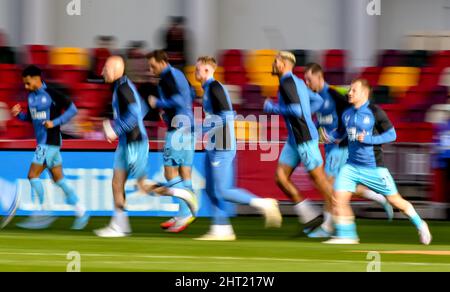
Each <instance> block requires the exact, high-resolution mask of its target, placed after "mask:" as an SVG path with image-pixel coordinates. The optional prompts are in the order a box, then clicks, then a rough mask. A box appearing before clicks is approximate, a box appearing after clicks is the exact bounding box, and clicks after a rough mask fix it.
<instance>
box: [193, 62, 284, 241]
mask: <svg viewBox="0 0 450 292" xmlns="http://www.w3.org/2000/svg"><path fill="white" fill-rule="evenodd" d="M216 69H217V63H216V60H215V59H214V58H213V57H209V56H204V57H200V58H198V60H197V65H196V70H195V78H196V79H197V80H198V81H199V82H200V83H201V84H202V86H203V89H204V96H203V110H204V111H205V114H206V118H205V122H204V124H205V125H206V126H207V127H206V128H205V131H206V130H207V133H206V136H207V137H208V144H207V145H206V162H205V163H206V192H207V194H208V197H209V198H210V199H211V202H212V204H213V208H214V210H213V219H212V225H211V227H210V230H209V232H208V233H207V234H205V235H204V236H202V237H200V238H197V240H235V239H236V236H235V233H234V231H233V227H232V225H231V223H230V220H229V218H228V216H227V213H226V210H225V202H226V201H230V202H234V203H238V204H244V205H250V206H252V207H254V208H256V209H258V210H259V211H260V212H261V213H262V214H263V215H264V216H265V218H266V227H281V222H282V217H281V213H280V210H279V208H278V202H277V201H276V200H273V199H261V198H258V197H257V196H255V195H254V194H251V193H249V192H248V191H246V190H243V189H237V188H235V187H233V184H234V169H233V168H234V164H233V161H234V158H235V156H236V137H235V133H234V116H235V113H234V111H233V106H232V103H231V99H230V96H229V94H228V92H227V90H226V88H225V87H224V86H223V85H222V84H221V83H220V82H218V81H216V80H215V79H214V72H215V70H216Z"/></svg>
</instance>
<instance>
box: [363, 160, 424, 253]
mask: <svg viewBox="0 0 450 292" xmlns="http://www.w3.org/2000/svg"><path fill="white" fill-rule="evenodd" d="M362 174H363V176H362V180H361V183H362V184H363V185H365V186H367V187H368V188H370V189H372V190H374V191H375V192H377V193H380V194H382V195H384V196H386V198H387V200H388V201H389V203H390V204H391V205H392V206H393V207H395V208H397V209H399V210H400V211H401V212H402V213H404V214H405V215H406V216H407V217H408V218H409V219H410V221H411V222H412V223H413V224H414V226H415V227H416V228H417V231H418V232H419V236H420V242H421V243H423V244H425V245H428V244H430V242H431V240H432V238H431V234H430V231H429V229H428V225H427V224H426V222H425V221H423V220H422V218H420V216H419V215H418V214H417V212H416V210H415V209H414V207H413V205H412V204H411V203H410V202H408V201H407V200H405V199H403V198H402V196H401V195H400V194H399V192H398V190H397V186H396V184H395V182H394V179H393V178H392V175H391V174H390V172H389V170H388V169H387V168H384V167H379V168H376V169H363V170H362Z"/></svg>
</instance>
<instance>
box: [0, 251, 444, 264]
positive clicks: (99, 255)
mask: <svg viewBox="0 0 450 292" xmlns="http://www.w3.org/2000/svg"><path fill="white" fill-rule="evenodd" d="M0 255H5V256H6V255H18V256H62V257H65V256H67V254H66V253H52V252H49V253H43V252H41V253H36V252H29V253H27V252H0ZM81 257H103V258H104V257H127V258H130V257H133V258H142V259H179V260H196V261H199V260H208V261H217V260H223V261H268V262H270V261H278V262H298V263H321V264H331V265H335V264H361V265H367V261H352V260H323V259H290V258H264V257H220V256H207V257H198V256H179V255H140V254H123V255H117V254H95V253H81ZM116 262H121V261H116ZM381 264H382V265H405V266H437V267H450V263H414V262H382V263H381Z"/></svg>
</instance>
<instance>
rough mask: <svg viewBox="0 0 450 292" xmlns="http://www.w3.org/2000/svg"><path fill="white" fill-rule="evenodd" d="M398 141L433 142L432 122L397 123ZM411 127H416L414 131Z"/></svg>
mask: <svg viewBox="0 0 450 292" xmlns="http://www.w3.org/2000/svg"><path fill="white" fill-rule="evenodd" d="M395 129H396V132H397V141H396V142H398V143H401V142H407V143H431V142H433V125H432V124H430V123H423V122H420V123H411V122H406V123H397V124H396V125H395ZM411 129H414V130H413V131H412V130H411Z"/></svg>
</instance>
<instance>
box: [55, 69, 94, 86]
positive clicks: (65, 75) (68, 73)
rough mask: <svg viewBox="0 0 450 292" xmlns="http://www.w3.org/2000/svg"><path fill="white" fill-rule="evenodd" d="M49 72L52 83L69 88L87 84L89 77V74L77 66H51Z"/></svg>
mask: <svg viewBox="0 0 450 292" xmlns="http://www.w3.org/2000/svg"><path fill="white" fill-rule="evenodd" d="M48 71H49V76H50V79H51V80H52V81H54V82H57V83H61V84H65V85H68V86H69V87H70V86H72V85H73V84H78V83H82V82H86V80H87V77H88V72H87V71H86V70H85V69H84V68H80V67H76V66H69V65H59V66H51V67H49V69H48Z"/></svg>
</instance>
